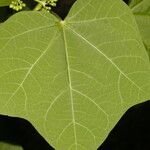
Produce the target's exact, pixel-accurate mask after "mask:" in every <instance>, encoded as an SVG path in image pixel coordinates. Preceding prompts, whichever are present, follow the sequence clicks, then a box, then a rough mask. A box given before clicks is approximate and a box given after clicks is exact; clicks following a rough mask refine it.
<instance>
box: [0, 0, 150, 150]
mask: <svg viewBox="0 0 150 150" xmlns="http://www.w3.org/2000/svg"><path fill="white" fill-rule="evenodd" d="M89 10H90V11H89ZM16 27H17V28H16ZM0 35H1V36H0V97H1V99H0V113H2V114H7V115H12V116H18V117H24V118H26V119H28V120H29V121H31V122H32V124H33V125H34V126H35V127H36V128H37V129H38V131H39V132H40V133H41V134H42V135H43V136H44V137H45V138H46V140H47V141H48V142H49V143H50V144H52V145H53V146H54V147H55V148H56V149H57V150H67V149H69V150H85V149H86V150H95V149H96V148H97V147H98V146H99V144H100V143H102V141H103V140H104V139H105V137H106V136H107V134H108V133H109V132H110V130H111V129H112V128H113V127H114V125H115V124H116V122H117V121H118V119H119V118H120V117H121V116H122V114H123V113H124V112H125V111H126V110H127V109H128V108H129V107H130V106H132V105H134V104H136V103H139V102H141V101H144V100H146V99H148V98H150V93H149V91H150V76H149V60H148V56H147V54H146V52H145V48H144V46H143V43H142V41H141V37H140V34H139V31H138V28H137V26H136V22H135V19H134V16H133V15H132V13H131V11H130V9H129V8H128V7H127V6H126V5H125V4H124V3H123V2H122V1H120V0H115V1H114V0H107V1H106V0H102V1H101V2H100V1H99V0H78V1H77V2H76V3H75V5H74V6H73V8H72V10H71V12H70V13H69V16H67V18H66V19H65V20H64V21H61V20H59V19H58V18H56V17H55V16H53V15H50V14H49V13H40V12H21V13H18V14H16V15H14V16H13V17H11V18H10V19H8V20H7V21H6V22H5V23H3V24H2V25H1V26H0Z"/></svg>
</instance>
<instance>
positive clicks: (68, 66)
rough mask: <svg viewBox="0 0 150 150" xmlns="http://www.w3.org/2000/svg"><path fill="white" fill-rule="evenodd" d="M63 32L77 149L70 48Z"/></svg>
mask: <svg viewBox="0 0 150 150" xmlns="http://www.w3.org/2000/svg"><path fill="white" fill-rule="evenodd" d="M62 30H63V38H64V47H65V54H66V63H67V74H68V82H69V93H70V100H71V110H72V122H73V130H74V138H75V145H76V149H77V136H76V127H75V115H74V105H73V94H72V84H71V74H70V71H71V70H70V64H69V58H68V48H67V41H66V34H65V31H64V27H62Z"/></svg>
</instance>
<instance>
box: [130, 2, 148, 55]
mask: <svg viewBox="0 0 150 150" xmlns="http://www.w3.org/2000/svg"><path fill="white" fill-rule="evenodd" d="M130 8H131V9H132V12H133V14H134V15H135V18H136V21H137V24H138V27H139V30H140V33H141V36H142V40H143V43H144V45H145V48H146V50H147V52H148V54H149V57H150V1H149V0H140V1H139V2H132V3H131V4H130Z"/></svg>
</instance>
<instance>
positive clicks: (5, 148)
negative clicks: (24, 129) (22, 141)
mask: <svg viewBox="0 0 150 150" xmlns="http://www.w3.org/2000/svg"><path fill="white" fill-rule="evenodd" d="M0 149H1V150H23V149H22V148H21V147H19V146H15V145H10V144H7V143H3V142H0Z"/></svg>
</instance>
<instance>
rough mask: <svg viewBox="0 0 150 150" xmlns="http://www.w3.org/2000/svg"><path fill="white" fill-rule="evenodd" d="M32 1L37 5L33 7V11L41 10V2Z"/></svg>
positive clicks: (37, 0)
mask: <svg viewBox="0 0 150 150" xmlns="http://www.w3.org/2000/svg"><path fill="white" fill-rule="evenodd" d="M34 1H36V2H37V3H38V4H37V5H36V6H35V8H34V9H33V10H36V11H38V10H41V8H42V7H43V5H42V3H41V1H39V0H34Z"/></svg>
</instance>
